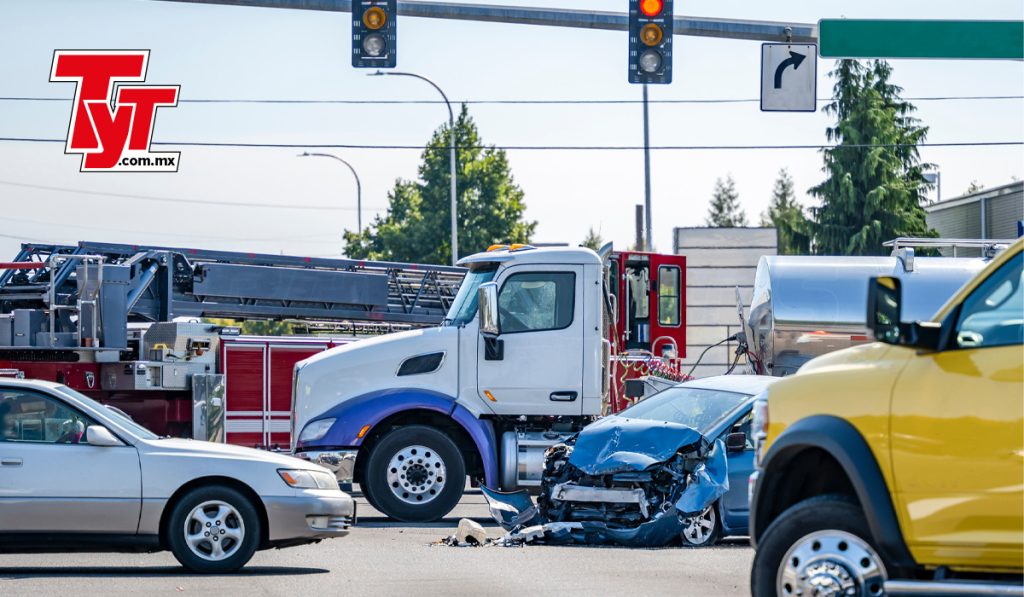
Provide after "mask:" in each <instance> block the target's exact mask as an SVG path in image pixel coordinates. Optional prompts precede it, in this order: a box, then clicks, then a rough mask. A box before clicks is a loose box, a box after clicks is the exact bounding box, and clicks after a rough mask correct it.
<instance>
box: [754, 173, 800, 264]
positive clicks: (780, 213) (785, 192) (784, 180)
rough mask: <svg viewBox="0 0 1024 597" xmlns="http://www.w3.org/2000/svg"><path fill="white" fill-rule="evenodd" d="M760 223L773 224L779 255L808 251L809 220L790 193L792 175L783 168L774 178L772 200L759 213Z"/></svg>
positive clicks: (798, 253) (768, 225) (764, 224)
mask: <svg viewBox="0 0 1024 597" xmlns="http://www.w3.org/2000/svg"><path fill="white" fill-rule="evenodd" d="M761 225H762V226H765V227H770V228H775V229H776V230H777V231H778V235H779V254H780V255H807V254H808V253H810V250H811V236H810V222H808V220H807V216H805V215H804V208H803V206H802V205H800V204H799V203H797V201H796V195H795V194H794V193H793V178H792V177H790V175H789V172H788V171H787V170H786V169H785V168H783V169H782V170H779V177H778V178H777V179H775V188H773V189H772V202H771V204H770V205H769V206H768V210H767V211H765V212H764V213H763V214H761Z"/></svg>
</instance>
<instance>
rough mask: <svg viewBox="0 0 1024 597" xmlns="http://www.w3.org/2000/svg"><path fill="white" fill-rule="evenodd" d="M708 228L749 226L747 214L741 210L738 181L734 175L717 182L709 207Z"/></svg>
mask: <svg viewBox="0 0 1024 597" xmlns="http://www.w3.org/2000/svg"><path fill="white" fill-rule="evenodd" d="M705 222H706V224H707V225H708V226H712V227H714V228H737V227H742V226H746V225H747V214H746V212H744V211H743V209H742V208H740V194H739V193H737V192H736V181H734V180H733V179H732V175H731V174H730V175H729V176H726V177H725V180H724V181H723V180H722V179H721V178H719V179H718V180H716V181H715V190H714V194H713V195H712V196H711V205H710V206H709V207H708V217H707V219H706V220H705Z"/></svg>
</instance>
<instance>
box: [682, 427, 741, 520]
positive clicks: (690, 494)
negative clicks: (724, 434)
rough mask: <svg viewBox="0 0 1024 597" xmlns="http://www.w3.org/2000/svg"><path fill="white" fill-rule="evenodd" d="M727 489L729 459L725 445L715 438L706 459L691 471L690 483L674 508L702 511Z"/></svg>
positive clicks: (684, 511)
mask: <svg viewBox="0 0 1024 597" xmlns="http://www.w3.org/2000/svg"><path fill="white" fill-rule="evenodd" d="M727 491H729V461H728V459H727V458H726V453H725V445H724V444H723V443H722V440H716V441H715V444H714V446H712V448H711V451H710V452H709V453H708V455H707V459H706V460H705V461H704V462H702V463H701V464H700V465H698V466H697V469H696V470H695V471H693V475H692V476H691V481H690V484H689V485H688V486H687V487H686V489H685V490H683V494H682V495H681V496H679V499H678V500H676V510H678V511H679V512H682V513H683V514H697V513H699V512H702V511H703V510H704V508H707V507H708V506H710V505H711V504H713V503H715V501H716V500H718V499H719V498H721V497H722V496H723V495H725V493H726V492H727Z"/></svg>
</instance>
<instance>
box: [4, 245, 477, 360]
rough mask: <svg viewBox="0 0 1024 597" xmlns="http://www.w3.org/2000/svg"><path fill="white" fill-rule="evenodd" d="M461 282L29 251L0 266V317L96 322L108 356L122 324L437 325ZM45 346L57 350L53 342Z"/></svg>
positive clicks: (246, 262)
mask: <svg viewBox="0 0 1024 597" xmlns="http://www.w3.org/2000/svg"><path fill="white" fill-rule="evenodd" d="M100 268H102V271H99V270H100ZM464 275H465V270H464V269H462V268H457V267H447V266H434V265H418V264H408V263H392V262H382V261H358V260H350V259H326V258H314V257H292V256H283V255H265V254H257V253H238V252H227V251H208V250H202V249H185V248H173V247H153V246H141V245H123V244H111V243H99V242H85V241H83V242H80V243H78V245H77V246H74V245H47V244H34V243H27V244H24V245H22V250H21V252H20V253H19V254H18V256H17V257H16V258H15V259H14V261H13V262H11V263H6V264H0V317H3V316H4V314H13V316H14V318H15V319H16V318H17V317H18V313H22V314H24V316H25V317H28V315H27V313H28V312H29V311H30V310H34V311H36V312H38V316H36V318H35V319H33V320H32V321H38V320H39V317H43V318H44V319H45V318H48V317H49V315H50V314H51V313H55V314H56V315H55V323H54V324H52V326H46V327H49V328H50V329H49V330H48V331H49V332H50V333H51V336H52V335H53V334H54V333H65V334H74V335H79V336H81V332H80V328H81V329H85V328H82V327H81V326H83V325H94V324H95V322H94V321H92V318H93V317H94V318H95V319H96V320H98V322H99V325H100V328H101V329H102V334H103V335H104V336H106V341H104V342H103V345H104V346H107V347H116V346H123V342H122V337H123V334H124V332H119V331H117V328H124V327H125V326H126V325H127V323H129V322H159V321H172V320H173V319H175V318H177V317H223V318H231V319H241V320H244V319H276V320H281V319H289V320H300V321H313V322H315V321H320V322H329V321H334V322H338V321H348V322H352V321H356V322H388V323H396V324H408V325H415V326H423V325H436V324H438V323H440V322H441V320H442V319H443V318H444V316H445V314H446V313H447V311H448V308H449V306H450V305H451V302H452V300H453V299H454V297H455V294H456V293H457V291H458V287H459V285H460V284H461V282H462V278H463V276H464ZM87 285H88V286H87ZM96 285H100V288H99V292H98V293H97V292H96V290H97V289H96V288H95V287H96ZM97 294H98V298H96V295H97ZM86 299H88V300H86ZM92 301H98V305H93V309H92V310H93V311H94V312H95V314H94V315H90V316H87V314H86V311H85V310H82V309H80V310H79V311H78V312H77V316H76V310H75V308H74V306H76V305H77V306H78V307H82V305H83V303H91V302H92ZM69 307H71V308H69ZM16 312H17V313H16ZM44 316H45V317H44ZM83 320H88V321H83ZM14 325H15V326H17V325H18V323H17V322H14ZM29 327H31V326H29ZM34 331H37V330H34ZM111 340H112V341H113V343H111V342H110V341H111ZM63 341H64V342H70V341H71V340H70V339H69V338H65V339H64V340H63ZM29 342H30V344H29V345H36V344H35V342H34V341H29ZM48 344H49V345H50V347H56V346H57V343H56V340H55V339H54V338H50V341H49V342H48ZM40 347H41V346H40Z"/></svg>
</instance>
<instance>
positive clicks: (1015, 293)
mask: <svg viewBox="0 0 1024 597" xmlns="http://www.w3.org/2000/svg"><path fill="white" fill-rule="evenodd" d="M1021 264H1022V255H1021V253H1019V252H1018V253H1017V255H1016V256H1014V257H1012V258H1010V259H1009V260H1007V261H1006V262H1005V263H1003V265H1002V266H1001V267H999V268H998V269H996V270H994V271H993V272H992V273H991V274H990V275H989V276H988V278H986V279H985V280H984V281H982V282H980V283H979V284H978V285H977V287H976V288H975V289H974V290H973V291H972V292H971V293H970V294H969V295H967V297H966V298H965V300H964V301H963V303H962V304H961V306H960V307H959V309H958V311H957V310H954V311H952V312H951V315H950V316H951V317H954V318H955V319H956V324H955V327H954V329H953V331H952V334H951V336H952V337H951V338H950V339H949V341H948V343H947V346H946V347H944V349H943V350H940V351H937V352H929V353H919V354H917V355H916V356H915V357H913V358H911V359H910V361H909V363H908V364H907V367H906V368H905V369H904V371H903V373H902V374H901V375H900V377H899V379H898V380H897V382H896V384H895V386H894V388H893V396H892V408H891V421H890V426H891V427H890V428H891V435H890V437H891V442H892V444H891V449H892V465H893V473H894V478H895V484H896V500H897V502H896V503H897V510H898V515H899V517H900V524H901V526H902V527H903V529H904V533H905V538H906V540H907V544H908V547H909V548H910V550H911V552H912V553H913V556H914V558H915V559H916V560H917V561H918V563H921V564H925V565H927V564H932V565H948V566H953V567H962V568H1008V569H1019V567H1020V563H1021V561H1022V559H1024V553H1022V541H1024V539H1022V538H1024V493H1022V492H1024V345H1022V339H1024V279H1022V265H1021Z"/></svg>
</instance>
